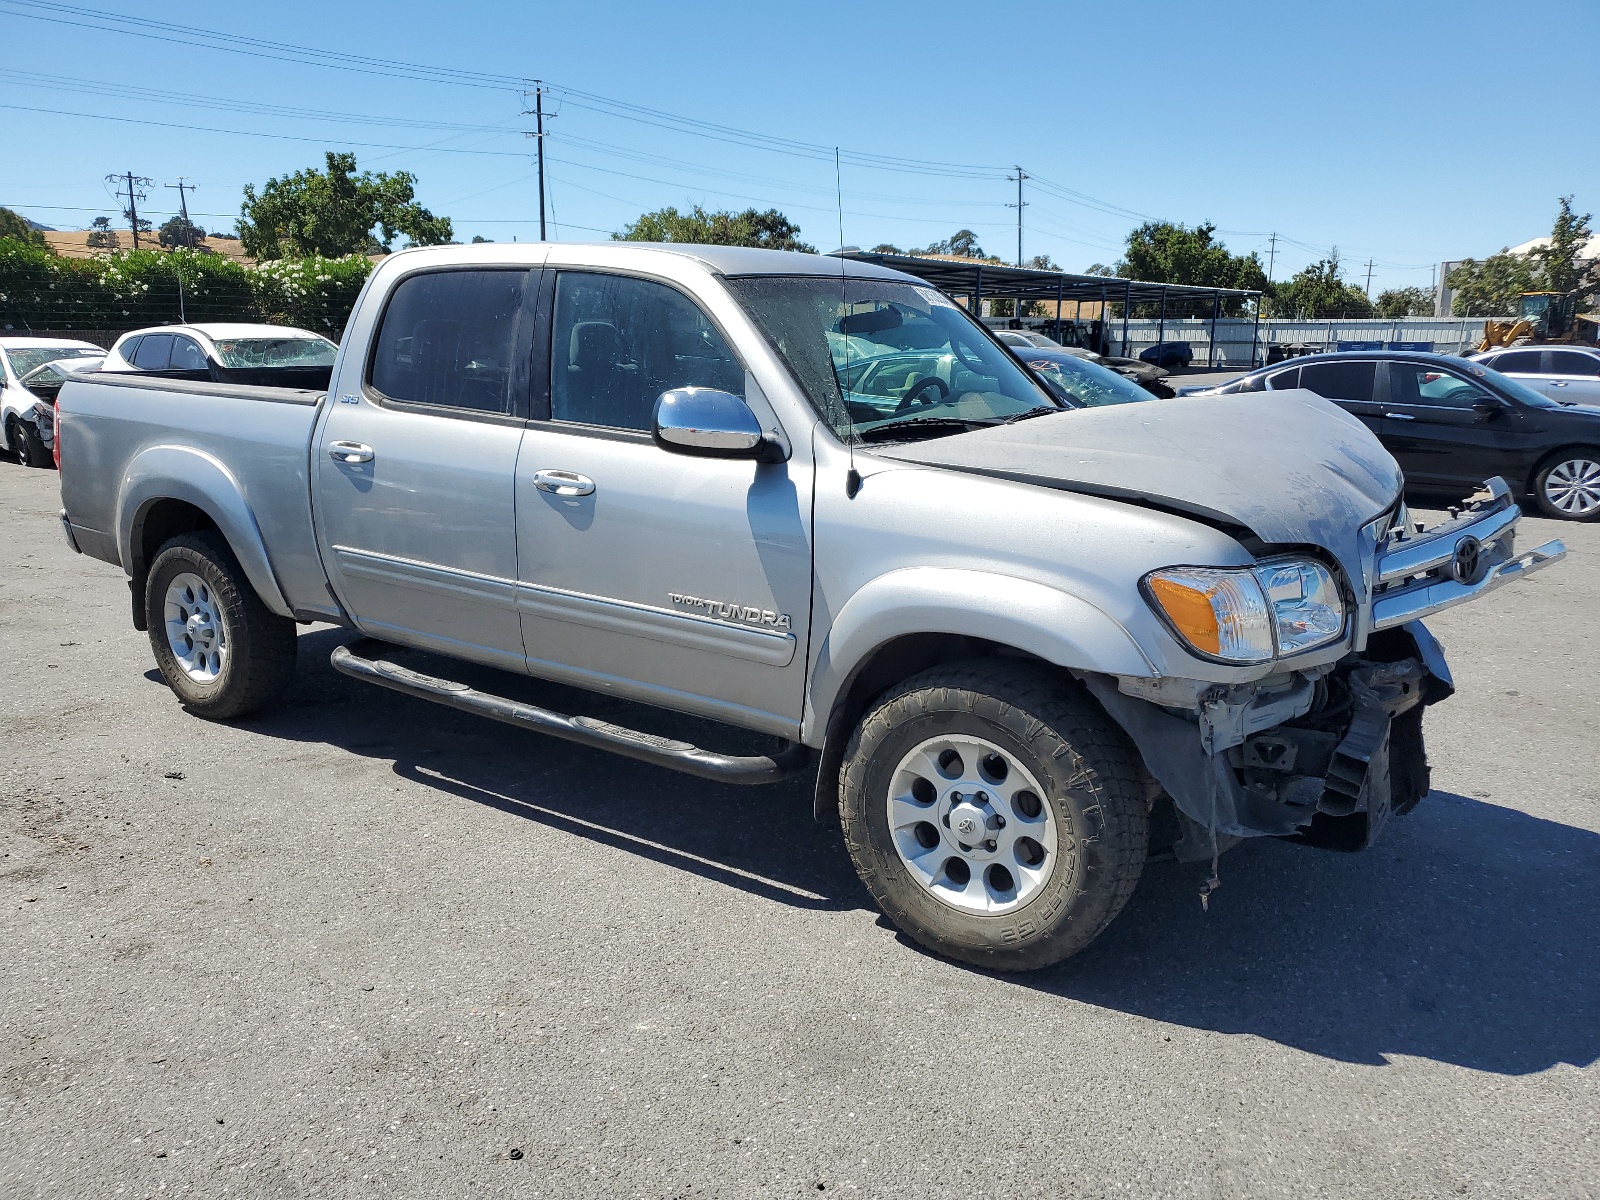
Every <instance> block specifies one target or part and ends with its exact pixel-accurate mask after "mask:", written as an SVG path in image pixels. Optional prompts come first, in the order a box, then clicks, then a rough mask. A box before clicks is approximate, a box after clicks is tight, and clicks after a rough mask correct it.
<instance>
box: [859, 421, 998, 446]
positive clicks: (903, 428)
mask: <svg viewBox="0 0 1600 1200" xmlns="http://www.w3.org/2000/svg"><path fill="white" fill-rule="evenodd" d="M1001 423H1002V422H1000V421H997V420H996V419H995V418H993V417H912V418H910V419H909V420H905V421H891V422H890V423H889V424H887V425H874V426H873V427H872V428H871V429H863V430H862V431H861V432H859V433H858V434H856V437H857V439H858V440H860V441H863V442H889V441H898V440H901V438H900V435H901V434H902V433H904V434H905V435H906V437H905V439H904V440H906V441H910V440H912V439H913V438H915V437H917V436H918V435H920V434H922V433H927V434H930V435H931V436H933V437H939V436H940V435H941V434H944V433H964V432H965V431H967V430H969V429H984V428H986V427H988V426H990V425H999V424H1001Z"/></svg>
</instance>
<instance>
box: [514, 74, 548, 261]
mask: <svg viewBox="0 0 1600 1200" xmlns="http://www.w3.org/2000/svg"><path fill="white" fill-rule="evenodd" d="M532 90H533V110H532V111H531V112H530V111H529V110H528V109H526V108H525V109H523V110H522V115H523V116H525V117H532V118H533V119H534V126H533V128H534V132H532V133H529V132H527V131H526V130H524V131H523V134H522V136H523V137H531V138H537V139H538V140H537V142H536V143H535V145H536V146H537V147H538V151H539V240H540V241H541V242H542V241H546V240H547V239H546V237H545V229H544V93H545V87H544V83H543V81H542V80H538V79H535V80H534V81H533V89H532ZM522 102H523V103H524V104H526V103H527V102H528V93H527V92H526V91H525V92H523V93H522ZM550 115H551V116H552V117H554V116H555V114H554V113H551V114H550Z"/></svg>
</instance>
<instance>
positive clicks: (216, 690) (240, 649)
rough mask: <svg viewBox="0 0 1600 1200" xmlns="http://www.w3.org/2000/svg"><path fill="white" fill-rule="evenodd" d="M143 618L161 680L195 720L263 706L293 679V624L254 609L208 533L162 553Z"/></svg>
mask: <svg viewBox="0 0 1600 1200" xmlns="http://www.w3.org/2000/svg"><path fill="white" fill-rule="evenodd" d="M145 619H146V622H147V624H148V626H149V629H150V647H151V649H152V650H154V651H155V656H156V665H157V666H158V667H160V668H161V674H162V677H163V678H165V679H166V681H167V686H168V687H170V688H171V689H172V690H173V692H174V694H176V696H177V697H178V699H179V700H181V701H183V703H184V705H185V707H187V708H188V709H190V711H192V712H194V713H195V714H196V715H197V716H201V717H207V718H209V719H211V720H217V721H220V720H227V719H228V718H230V717H241V716H244V715H245V714H246V713H250V712H254V711H256V710H257V709H260V708H264V707H266V706H267V705H268V704H271V703H272V702H273V701H274V700H276V699H277V698H278V697H279V696H280V695H281V694H282V693H283V692H284V690H285V689H286V688H287V687H288V686H289V683H290V681H291V680H292V679H293V677H294V660H295V648H296V638H295V627H294V622H293V621H292V620H290V619H289V618H287V617H280V616H278V615H277V614H276V613H273V612H271V611H269V610H268V608H267V606H266V605H264V604H263V603H261V598H260V597H259V596H257V595H256V593H255V589H254V588H252V587H251V586H250V581H249V580H248V579H247V578H245V574H244V570H243V569H242V568H241V567H240V566H239V560H238V559H237V558H235V557H234V555H233V551H232V550H230V549H229V548H228V543H227V542H226V541H225V540H224V539H223V538H222V536H221V535H220V534H218V533H217V532H215V531H214V530H202V531H200V532H198V533H186V534H183V535H181V536H179V537H175V538H173V539H172V540H171V541H170V542H168V543H167V544H166V545H165V546H163V547H162V548H161V551H160V553H159V554H157V555H156V557H155V561H154V562H152V563H151V564H150V575H149V580H148V582H147V584H146V586H145Z"/></svg>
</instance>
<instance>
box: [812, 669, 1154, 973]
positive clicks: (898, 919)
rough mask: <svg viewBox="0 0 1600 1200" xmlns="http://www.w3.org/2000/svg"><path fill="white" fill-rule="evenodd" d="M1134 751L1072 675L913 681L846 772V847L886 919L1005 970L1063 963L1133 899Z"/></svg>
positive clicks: (1140, 845)
mask: <svg viewBox="0 0 1600 1200" xmlns="http://www.w3.org/2000/svg"><path fill="white" fill-rule="evenodd" d="M1139 776H1140V771H1139V765H1138V761H1137V759H1136V757H1135V754H1134V751H1133V748H1132V747H1131V746H1130V745H1129V744H1128V742H1127V739H1126V738H1125V737H1124V736H1123V734H1122V732H1121V730H1119V729H1117V728H1116V727H1115V726H1114V725H1113V724H1112V723H1111V721H1110V720H1109V719H1108V718H1107V717H1106V715H1105V713H1104V712H1103V711H1102V710H1101V709H1100V708H1099V706H1098V705H1096V704H1095V703H1094V701H1093V700H1092V699H1091V698H1090V697H1088V696H1087V695H1085V694H1083V693H1082V692H1080V691H1078V690H1077V688H1076V687H1075V686H1074V685H1073V684H1072V682H1071V681H1070V680H1067V679H1064V678H1063V677H1059V676H1056V675H1054V674H1050V673H1047V672H1045V671H1043V670H1041V669H1036V668H1032V667H1029V666H1026V665H1023V664H1017V663H1011V662H1008V661H1007V660H1003V659H986V660H982V661H977V662H973V663H968V664H964V665H957V666H948V667H939V668H935V669H933V670H931V671H927V672H924V673H923V674H921V675H917V676H914V677H913V678H911V679H909V680H907V681H906V682H904V683H903V684H901V685H900V686H899V687H898V688H896V689H894V690H893V691H892V692H891V693H890V694H889V695H888V696H887V697H885V698H884V699H883V700H881V701H880V702H879V703H878V704H877V705H876V706H875V707H874V708H873V709H872V710H871V711H870V712H869V713H868V714H867V715H866V717H865V718H864V719H863V720H862V722H861V724H860V725H859V726H858V727H857V730H856V733H855V735H854V736H853V737H852V738H851V741H850V744H849V746H848V747H847V748H846V751H845V758H844V763H843V765H842V767H841V769H840V801H839V803H840V816H841V824H842V825H843V829H844V837H845V843H846V845H847V847H848V848H849V851H850V856H851V858H852V859H853V860H854V862H855V865H856V870H857V871H858V872H859V873H860V875H861V879H862V882H864V883H865V884H866V886H867V890H868V891H870V892H871V893H872V895H873V898H874V899H875V900H876V901H877V902H878V905H879V907H880V908H881V909H882V910H883V913H884V915H885V916H887V917H888V918H889V920H891V921H893V922H894V924H895V925H896V926H897V927H898V928H899V929H901V930H902V931H903V932H905V933H906V934H907V935H909V936H910V937H912V938H914V939H915V940H916V941H918V942H920V943H921V944H922V945H924V946H926V947H928V948H929V949H930V950H933V951H934V952H936V953H938V954H943V955H947V956H948V957H950V958H954V959H959V960H961V961H963V962H967V963H972V964H973V965H975V966H980V967H987V968H990V969H993V970H1000V971H1022V970H1031V969H1033V968H1037V967H1044V966H1048V965H1050V964H1051V963H1056V962H1060V961H1061V960H1062V959H1064V958H1067V957H1068V956H1069V955H1072V954H1075V953H1077V952H1078V951H1079V950H1081V949H1083V948H1084V947H1085V946H1087V945H1088V944H1089V943H1090V942H1091V941H1092V940H1093V939H1094V938H1095V937H1096V936H1097V935H1098V934H1099V933H1100V932H1101V931H1102V930H1103V929H1104V928H1105V927H1106V926H1107V925H1108V924H1109V923H1110V922H1111V920H1112V918H1113V917H1115V916H1116V915H1117V913H1118V912H1119V911H1121V909H1122V906H1123V904H1125V903H1126V902H1127V899H1128V897H1129V896H1130V895H1132V894H1133V889H1134V886H1135V885H1136V884H1137V883H1138V880H1139V874H1140V872H1141V870H1143V867H1144V860H1145V855H1146V850H1147V843H1148V840H1149V809H1148V805H1147V804H1146V802H1145V800H1144V797H1143V795H1142V792H1141V789H1140V786H1139Z"/></svg>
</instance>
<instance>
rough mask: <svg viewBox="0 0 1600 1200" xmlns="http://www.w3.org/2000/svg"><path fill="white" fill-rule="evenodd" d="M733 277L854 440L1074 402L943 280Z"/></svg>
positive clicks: (833, 419)
mask: <svg viewBox="0 0 1600 1200" xmlns="http://www.w3.org/2000/svg"><path fill="white" fill-rule="evenodd" d="M728 286H729V288H730V290H732V292H733V294H734V295H735V296H736V297H737V298H738V299H739V301H740V303H741V304H742V305H743V306H744V309H745V311H746V312H748V313H749V314H750V316H751V318H752V319H753V320H754V321H755V323H756V325H757V326H758V327H759V328H760V330H761V332H762V333H763V334H765V335H766V337H767V340H768V341H769V342H771V344H772V346H773V349H775V350H776V351H777V352H778V354H779V355H781V356H782V358H783V360H784V361H785V362H786V363H787V364H788V366H789V369H790V370H791V371H792V372H793V373H794V377H795V379H796V380H797V381H798V382H799V383H800V386H801V387H802V388H804V389H805V391H806V394H807V397H808V398H809V399H810V400H811V403H812V404H813V406H815V408H816V410H817V412H818V413H820V414H821V415H822V416H823V418H824V419H825V420H826V421H827V422H828V423H829V424H830V425H831V426H832V427H833V429H834V432H836V433H837V434H838V435H839V436H840V437H841V438H845V439H846V440H849V439H852V438H858V439H862V440H869V441H897V440H910V439H912V438H923V437H942V436H945V435H948V434H952V433H960V432H962V431H963V430H964V429H973V428H978V427H981V426H984V425H999V424H1004V423H1006V422H1008V421H1014V420H1021V419H1023V418H1025V417H1029V416H1033V415H1035V414H1043V413H1050V412H1059V411H1061V409H1062V408H1063V407H1064V406H1063V404H1062V402H1061V401H1060V400H1058V399H1056V398H1055V397H1054V396H1052V395H1051V394H1050V393H1049V392H1048V391H1046V390H1045V389H1043V388H1041V387H1040V386H1039V384H1037V383H1035V382H1034V380H1033V379H1032V378H1031V377H1030V376H1029V375H1028V373H1027V372H1026V371H1024V370H1023V369H1022V367H1021V366H1020V365H1019V364H1018V362H1017V360H1016V359H1015V358H1013V357H1012V356H1011V354H1010V353H1008V352H1007V351H1006V350H1005V349H1004V348H1003V347H1001V346H1000V345H998V344H996V343H995V342H994V341H993V340H992V339H991V338H990V337H989V335H988V334H987V332H985V331H984V329H983V328H982V326H980V325H979V324H978V323H977V322H976V321H974V320H973V319H972V318H971V317H969V316H968V315H967V313H966V311H965V310H964V309H962V308H961V307H960V306H959V305H957V304H955V303H954V302H953V301H951V300H950V298H949V297H948V296H946V295H944V293H942V292H939V291H936V290H935V289H933V288H930V287H919V286H917V285H915V284H910V283H896V282H894V281H892V280H880V279H848V280H847V279H841V278H830V277H827V276H803V277H792V276H779V275H758V276H746V277H743V278H734V279H729V280H728Z"/></svg>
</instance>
